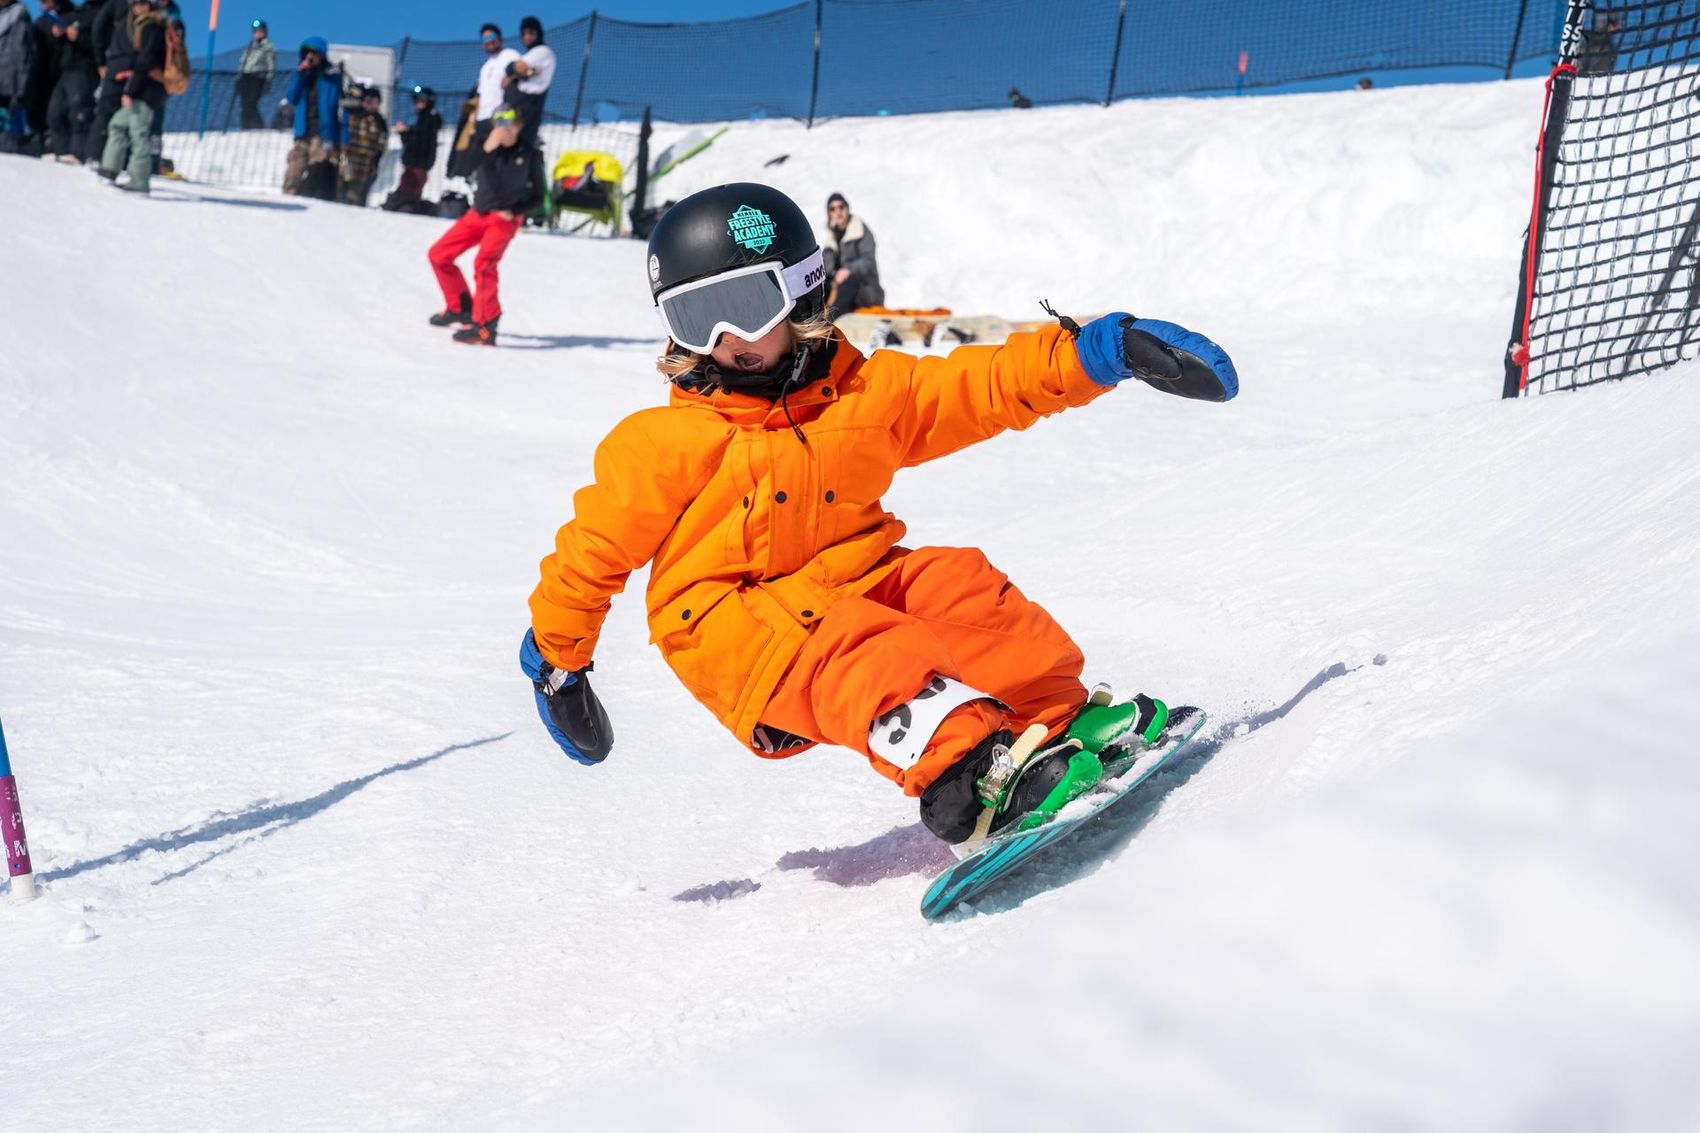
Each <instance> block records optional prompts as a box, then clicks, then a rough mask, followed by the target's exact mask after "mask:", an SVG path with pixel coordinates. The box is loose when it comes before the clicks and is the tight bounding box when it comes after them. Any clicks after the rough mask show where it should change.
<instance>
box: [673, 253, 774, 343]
mask: <svg viewBox="0 0 1700 1133" xmlns="http://www.w3.org/2000/svg"><path fill="white" fill-rule="evenodd" d="M790 307H791V304H790V302H789V301H788V300H787V299H786V298H785V292H784V291H783V290H781V288H780V286H779V280H778V278H777V277H776V276H775V274H774V273H773V272H771V271H764V272H761V273H759V274H755V275H738V276H733V277H731V278H730V279H717V280H715V281H714V282H713V283H710V284H708V285H707V286H705V287H698V288H694V289H692V290H690V291H686V292H683V293H682V294H679V295H673V296H662V299H661V317H662V319H663V320H664V321H665V322H666V324H667V333H668V334H669V335H670V336H671V337H672V339H673V341H674V342H676V343H678V344H679V345H680V346H683V347H685V348H687V349H690V350H695V351H697V352H698V353H699V354H707V353H708V352H709V351H711V350H713V349H714V328H715V327H717V326H719V325H720V324H721V323H726V324H728V325H729V326H730V327H732V328H733V329H734V330H736V331H737V333H738V334H739V336H740V337H743V338H759V337H760V336H761V335H762V334H764V333H766V332H767V331H768V330H771V329H772V328H773V325H774V324H775V323H777V322H778V321H779V319H780V318H781V317H782V316H783V315H784V314H785V312H786V311H788V310H789V309H790Z"/></svg>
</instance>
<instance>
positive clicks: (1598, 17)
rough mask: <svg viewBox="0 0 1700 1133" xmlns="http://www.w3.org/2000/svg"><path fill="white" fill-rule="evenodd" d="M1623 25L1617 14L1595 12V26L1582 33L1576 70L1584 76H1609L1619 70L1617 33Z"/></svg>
mask: <svg viewBox="0 0 1700 1133" xmlns="http://www.w3.org/2000/svg"><path fill="white" fill-rule="evenodd" d="M1622 28H1623V23H1622V21H1620V20H1619V19H1618V17H1617V14H1616V13H1615V12H1595V13H1594V26H1593V27H1591V28H1588V29H1586V30H1585V31H1583V32H1582V52H1581V57H1580V58H1579V59H1577V61H1576V70H1577V72H1578V73H1579V74H1583V75H1609V74H1611V73H1612V72H1613V71H1615V70H1617V33H1618V32H1619V31H1621V30H1622Z"/></svg>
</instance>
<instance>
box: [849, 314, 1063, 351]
mask: <svg viewBox="0 0 1700 1133" xmlns="http://www.w3.org/2000/svg"><path fill="white" fill-rule="evenodd" d="M833 321H834V322H836V323H837V324H838V329H839V330H841V331H843V332H844V337H845V338H847V339H849V340H850V343H851V345H853V346H855V347H857V348H858V349H861V350H869V351H873V350H903V351H907V352H909V353H911V354H948V353H949V352H950V351H952V350H955V349H956V348H957V347H958V346H969V345H983V344H987V343H991V344H994V345H995V344H997V343H1000V342H1002V341H1004V339H1006V338H1008V337H1009V336H1010V335H1012V334H1014V333H1015V332H1016V331H1020V330H1033V329H1036V328H1038V327H1041V326H1047V325H1050V320H1048V319H1040V320H1033V321H1030V322H1025V323H1022V322H1011V321H1010V320H1009V319H1005V318H1002V317H1001V316H998V315H953V314H951V313H950V312H949V311H947V310H943V309H940V310H936V311H913V312H910V311H873V312H865V311H853V312H851V313H850V314H848V315H840V316H839V317H838V318H837V319H835V320H833Z"/></svg>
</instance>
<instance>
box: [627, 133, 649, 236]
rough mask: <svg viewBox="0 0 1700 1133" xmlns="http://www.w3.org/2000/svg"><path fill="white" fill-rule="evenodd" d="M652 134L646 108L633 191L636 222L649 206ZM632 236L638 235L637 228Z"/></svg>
mask: <svg viewBox="0 0 1700 1133" xmlns="http://www.w3.org/2000/svg"><path fill="white" fill-rule="evenodd" d="M650 133H651V129H650V125H649V107H647V106H646V107H644V108H643V125H641V126H639V127H638V153H637V185H636V187H634V188H633V189H632V211H631V218H632V219H633V220H636V219H637V215H638V213H640V212H642V211H643V210H644V209H645V208H646V207H647V205H648V201H647V198H648V196H649V135H650ZM632 235H634V236H635V235H637V232H636V229H635V226H634V230H633V232H632Z"/></svg>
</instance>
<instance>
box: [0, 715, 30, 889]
mask: <svg viewBox="0 0 1700 1133" xmlns="http://www.w3.org/2000/svg"><path fill="white" fill-rule="evenodd" d="M0 837H4V838H5V839H6V875H7V876H8V877H10V878H11V879H12V900H14V901H28V900H30V899H32V898H33V897H34V896H35V872H34V871H33V870H32V869H31V868H30V844H29V837H28V835H26V834H25V833H24V812H23V809H22V808H21V807H19V806H18V781H17V780H16V779H14V778H13V777H12V761H11V759H9V758H8V757H7V755H6V730H5V728H3V727H0Z"/></svg>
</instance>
